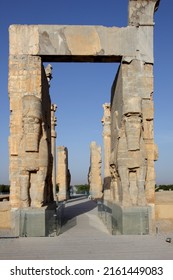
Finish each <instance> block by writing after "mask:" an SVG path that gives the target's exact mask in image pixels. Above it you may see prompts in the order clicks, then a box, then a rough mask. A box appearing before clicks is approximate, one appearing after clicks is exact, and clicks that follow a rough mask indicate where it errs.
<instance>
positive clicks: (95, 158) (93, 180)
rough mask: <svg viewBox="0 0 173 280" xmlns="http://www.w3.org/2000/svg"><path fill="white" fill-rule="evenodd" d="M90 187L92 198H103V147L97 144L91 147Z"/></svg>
mask: <svg viewBox="0 0 173 280" xmlns="http://www.w3.org/2000/svg"><path fill="white" fill-rule="evenodd" d="M88 181H89V185H90V195H91V197H92V198H96V199H99V198H101V197H102V195H103V193H102V178H101V147H100V146H97V144H96V142H94V141H93V142H91V145H90V169H89V174H88Z"/></svg>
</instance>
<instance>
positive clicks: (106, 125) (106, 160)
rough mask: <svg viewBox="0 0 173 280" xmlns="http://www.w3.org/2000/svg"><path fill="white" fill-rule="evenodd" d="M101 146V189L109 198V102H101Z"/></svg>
mask: <svg viewBox="0 0 173 280" xmlns="http://www.w3.org/2000/svg"><path fill="white" fill-rule="evenodd" d="M103 110H104V114H103V118H102V125H103V134H102V135H103V147H104V182H103V191H104V199H106V200H110V199H111V190H110V185H111V173H110V155H111V115H110V103H105V104H103Z"/></svg>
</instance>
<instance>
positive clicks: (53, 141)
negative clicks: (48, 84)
mask: <svg viewBox="0 0 173 280" xmlns="http://www.w3.org/2000/svg"><path fill="white" fill-rule="evenodd" d="M56 109H57V105H56V104H52V105H51V145H52V148H51V151H52V157H53V168H52V184H53V196H54V200H55V201H56V137H57V134H56V130H55V126H56V122H57V119H56V117H55V112H56Z"/></svg>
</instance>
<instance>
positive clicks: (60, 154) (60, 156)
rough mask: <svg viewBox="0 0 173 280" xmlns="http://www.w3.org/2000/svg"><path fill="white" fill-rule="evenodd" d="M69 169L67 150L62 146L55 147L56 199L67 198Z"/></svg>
mask: <svg viewBox="0 0 173 280" xmlns="http://www.w3.org/2000/svg"><path fill="white" fill-rule="evenodd" d="M70 179H71V176H70V171H69V169H68V150H67V148H66V147H64V146H59V147H58V149H57V184H58V186H59V193H58V200H59V201H63V200H67V199H68V198H69V187H70Z"/></svg>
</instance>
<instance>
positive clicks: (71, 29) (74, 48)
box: [9, 25, 153, 63]
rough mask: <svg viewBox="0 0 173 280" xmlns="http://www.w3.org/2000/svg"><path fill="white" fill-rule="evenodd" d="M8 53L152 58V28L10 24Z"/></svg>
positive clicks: (46, 56)
mask: <svg viewBox="0 0 173 280" xmlns="http://www.w3.org/2000/svg"><path fill="white" fill-rule="evenodd" d="M9 32H10V54H11V55H18V54H21V55H23V54H25V55H27V54H28V55H39V56H42V58H43V60H44V61H97V60H98V61H108V62H109V61H110V62H112V61H120V60H121V57H122V56H126V57H128V59H130V57H132V58H133V57H136V58H138V56H139V49H140V50H141V53H140V55H141V56H142V57H143V59H144V60H145V61H147V62H148V63H152V62H153V48H152V40H153V29H152V28H148V27H144V28H143V27H141V28H140V29H139V28H138V27H136V26H127V27H122V28H118V27H104V26H73V25H71V26H69V25H11V26H10V28H9Z"/></svg>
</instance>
